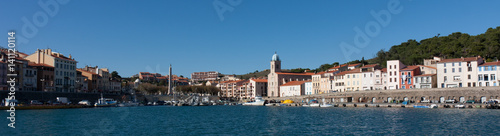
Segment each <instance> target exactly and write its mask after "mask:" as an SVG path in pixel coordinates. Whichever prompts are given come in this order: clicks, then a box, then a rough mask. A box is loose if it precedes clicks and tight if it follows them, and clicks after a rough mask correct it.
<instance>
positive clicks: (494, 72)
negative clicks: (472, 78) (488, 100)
mask: <svg viewBox="0 0 500 136" xmlns="http://www.w3.org/2000/svg"><path fill="white" fill-rule="evenodd" d="M499 72H500V62H498V61H496V62H486V63H484V64H481V65H479V67H478V75H477V78H478V81H477V85H478V86H499V83H498V82H500V80H499V79H498V77H497V76H498V74H499Z"/></svg>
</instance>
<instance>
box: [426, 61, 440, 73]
mask: <svg viewBox="0 0 500 136" xmlns="http://www.w3.org/2000/svg"><path fill="white" fill-rule="evenodd" d="M439 61H441V58H440V57H434V58H432V59H424V66H431V67H434V68H436V67H437V63H438V62H439ZM422 74H424V73H423V72H422ZM425 74H435V73H425Z"/></svg>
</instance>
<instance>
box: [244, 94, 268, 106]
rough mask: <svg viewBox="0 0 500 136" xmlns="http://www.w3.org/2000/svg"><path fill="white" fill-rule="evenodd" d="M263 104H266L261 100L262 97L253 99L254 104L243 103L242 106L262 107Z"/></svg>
mask: <svg viewBox="0 0 500 136" xmlns="http://www.w3.org/2000/svg"><path fill="white" fill-rule="evenodd" d="M265 103H266V101H265V100H264V99H262V97H260V96H257V97H255V101H254V102H246V103H243V105H250V106H264V104H265Z"/></svg>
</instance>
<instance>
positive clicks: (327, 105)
mask: <svg viewBox="0 0 500 136" xmlns="http://www.w3.org/2000/svg"><path fill="white" fill-rule="evenodd" d="M319 107H322V108H328V107H333V105H331V104H327V103H326V102H325V98H323V104H321V105H319Z"/></svg>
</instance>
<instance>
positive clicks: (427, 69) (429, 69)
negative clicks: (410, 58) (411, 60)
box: [418, 65, 437, 75]
mask: <svg viewBox="0 0 500 136" xmlns="http://www.w3.org/2000/svg"><path fill="white" fill-rule="evenodd" d="M418 66H419V67H420V73H421V74H422V75H424V74H437V68H436V67H433V66H426V65H418Z"/></svg>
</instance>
